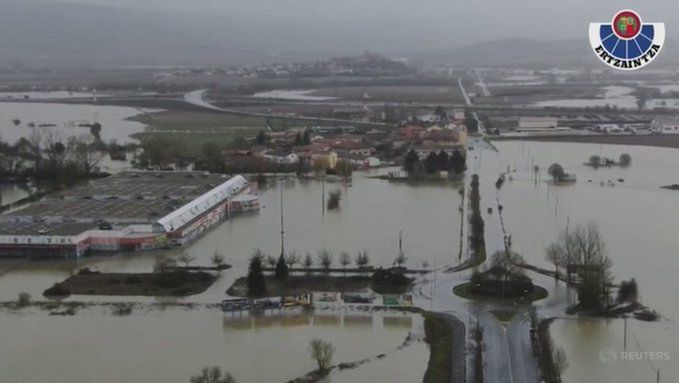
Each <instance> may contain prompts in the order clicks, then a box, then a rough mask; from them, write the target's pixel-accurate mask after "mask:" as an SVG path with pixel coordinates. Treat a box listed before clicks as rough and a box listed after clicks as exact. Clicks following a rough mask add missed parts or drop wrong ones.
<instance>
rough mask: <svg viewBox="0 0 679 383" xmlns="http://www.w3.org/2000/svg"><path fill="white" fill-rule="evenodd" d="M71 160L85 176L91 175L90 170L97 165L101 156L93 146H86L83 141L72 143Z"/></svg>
mask: <svg viewBox="0 0 679 383" xmlns="http://www.w3.org/2000/svg"><path fill="white" fill-rule="evenodd" d="M72 152H73V159H74V160H75V163H76V164H77V165H78V166H79V167H80V169H81V170H82V171H83V172H84V173H85V174H90V173H92V170H94V168H95V167H96V166H97V165H99V161H101V154H100V153H99V151H97V150H96V148H95V147H94V146H93V145H88V144H86V143H85V142H83V141H78V140H76V141H75V142H73V149H72Z"/></svg>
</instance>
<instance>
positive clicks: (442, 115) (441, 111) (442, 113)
mask: <svg viewBox="0 0 679 383" xmlns="http://www.w3.org/2000/svg"><path fill="white" fill-rule="evenodd" d="M434 114H435V115H437V116H438V117H439V118H441V119H444V118H447V117H448V115H447V114H446V111H445V109H443V106H441V105H436V108H435V109H434Z"/></svg>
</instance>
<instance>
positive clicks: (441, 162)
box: [436, 149, 450, 171]
mask: <svg viewBox="0 0 679 383" xmlns="http://www.w3.org/2000/svg"><path fill="white" fill-rule="evenodd" d="M448 162H450V156H449V155H448V153H446V151H445V150H443V149H441V151H440V152H439V154H438V157H437V158H436V170H438V171H447V170H448V165H449V164H448Z"/></svg>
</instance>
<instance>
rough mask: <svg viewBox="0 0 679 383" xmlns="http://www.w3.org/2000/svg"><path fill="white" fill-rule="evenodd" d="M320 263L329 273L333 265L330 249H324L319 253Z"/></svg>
mask: <svg viewBox="0 0 679 383" xmlns="http://www.w3.org/2000/svg"><path fill="white" fill-rule="evenodd" d="M317 258H318V263H319V264H320V265H321V267H323V269H324V270H325V271H326V272H328V271H329V270H330V266H331V265H332V252H330V251H329V250H328V249H326V248H323V249H321V250H318V252H317Z"/></svg>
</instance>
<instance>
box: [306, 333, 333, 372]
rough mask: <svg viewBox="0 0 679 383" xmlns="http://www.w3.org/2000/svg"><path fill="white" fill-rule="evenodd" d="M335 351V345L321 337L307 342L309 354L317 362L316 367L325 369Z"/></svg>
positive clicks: (328, 365)
mask: <svg viewBox="0 0 679 383" xmlns="http://www.w3.org/2000/svg"><path fill="white" fill-rule="evenodd" d="M334 353H335V346H333V345H332V343H330V342H325V341H323V340H321V339H312V340H311V342H309V354H311V359H313V360H315V361H316V363H318V369H319V370H321V371H325V370H327V369H328V367H330V364H331V363H332V356H333V354H334Z"/></svg>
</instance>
